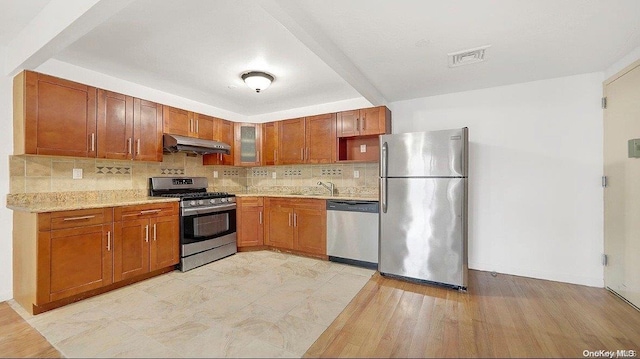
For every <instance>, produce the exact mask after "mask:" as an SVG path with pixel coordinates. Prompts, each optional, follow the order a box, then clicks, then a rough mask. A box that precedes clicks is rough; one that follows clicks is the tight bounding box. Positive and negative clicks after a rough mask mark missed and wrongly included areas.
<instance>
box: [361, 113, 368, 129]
mask: <svg viewBox="0 0 640 359" xmlns="http://www.w3.org/2000/svg"><path fill="white" fill-rule="evenodd" d="M366 125H367V115H364V117H363V118H362V130H363V131H364V129H365V128H366Z"/></svg>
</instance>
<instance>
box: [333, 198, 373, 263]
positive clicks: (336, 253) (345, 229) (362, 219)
mask: <svg viewBox="0 0 640 359" xmlns="http://www.w3.org/2000/svg"><path fill="white" fill-rule="evenodd" d="M378 215H379V206H378V201H343V200H327V255H328V256H329V260H330V261H333V262H342V263H347V264H352V265H357V266H361V267H367V268H372V269H377V268H378Z"/></svg>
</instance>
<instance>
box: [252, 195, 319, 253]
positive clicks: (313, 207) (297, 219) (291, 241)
mask: <svg viewBox="0 0 640 359" xmlns="http://www.w3.org/2000/svg"><path fill="white" fill-rule="evenodd" d="M265 208H266V211H265V232H264V233H265V239H264V242H265V245H268V246H272V247H276V248H278V249H283V250H291V251H293V252H299V253H303V254H306V255H311V256H314V257H318V258H323V259H326V256H327V228H326V227H327V211H326V201H325V200H319V199H282V198H266V199H265Z"/></svg>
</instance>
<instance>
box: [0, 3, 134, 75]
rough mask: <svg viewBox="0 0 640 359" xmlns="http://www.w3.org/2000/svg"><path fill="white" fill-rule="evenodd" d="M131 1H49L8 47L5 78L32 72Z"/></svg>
mask: <svg viewBox="0 0 640 359" xmlns="http://www.w3.org/2000/svg"><path fill="white" fill-rule="evenodd" d="M131 1H132V0H51V2H49V3H48V4H47V5H46V6H45V7H44V8H43V9H42V10H41V11H40V12H39V13H38V14H37V15H36V16H35V17H34V18H33V20H31V22H29V24H28V25H27V26H26V27H25V28H24V29H23V30H22V31H21V32H20V33H19V34H18V35H17V36H16V37H15V38H14V39H13V40H12V41H11V42H10V43H9V44H8V46H7V57H6V60H7V61H6V63H5V68H4V73H5V75H9V76H13V75H15V74H16V73H18V72H20V71H21V70H22V69H34V68H36V67H38V66H39V65H41V64H43V63H44V62H45V61H47V60H49V59H50V58H52V57H53V56H55V55H56V54H57V53H58V52H60V51H61V50H62V49H64V48H65V47H67V46H69V45H70V44H72V43H73V42H75V41H76V40H78V39H79V38H81V37H82V36H84V35H85V34H86V33H88V32H89V31H91V30H92V29H93V28H95V27H96V26H98V25H100V24H101V23H103V22H104V21H105V20H107V19H108V18H110V17H111V16H113V15H114V14H116V13H117V12H119V11H120V10H122V9H123V8H124V7H125V6H127V5H128V4H129V3H130V2H131Z"/></svg>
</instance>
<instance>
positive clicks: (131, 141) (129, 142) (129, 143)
mask: <svg viewBox="0 0 640 359" xmlns="http://www.w3.org/2000/svg"><path fill="white" fill-rule="evenodd" d="M127 146H128V147H129V154H131V151H133V138H131V137H129V138H127Z"/></svg>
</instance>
